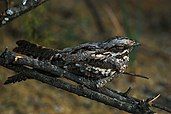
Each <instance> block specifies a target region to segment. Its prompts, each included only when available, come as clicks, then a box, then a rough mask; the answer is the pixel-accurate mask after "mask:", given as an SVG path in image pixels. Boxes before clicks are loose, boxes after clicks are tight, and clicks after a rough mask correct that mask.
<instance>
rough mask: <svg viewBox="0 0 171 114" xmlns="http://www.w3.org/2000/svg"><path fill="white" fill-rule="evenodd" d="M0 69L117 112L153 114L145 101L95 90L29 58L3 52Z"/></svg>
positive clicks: (105, 90) (78, 79)
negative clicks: (6, 69)
mask: <svg viewBox="0 0 171 114" xmlns="http://www.w3.org/2000/svg"><path fill="white" fill-rule="evenodd" d="M0 65H2V66H4V67H6V68H8V69H11V70H14V71H15V72H18V75H19V74H20V76H24V77H28V78H32V79H36V80H39V81H41V82H43V83H47V84H49V85H52V86H55V87H57V88H61V89H63V90H66V91H69V92H72V93H75V94H77V95H80V96H84V97H87V98H90V99H92V100H96V101H98V102H101V103H104V104H107V105H110V106H112V107H116V108H118V109H120V110H125V111H127V112H130V113H147V114H151V113H153V111H151V110H150V109H149V107H150V105H149V104H148V103H147V102H145V101H142V100H138V99H136V98H133V97H129V96H127V95H124V94H123V93H119V92H116V91H114V90H110V89H108V88H101V89H97V88H95V87H94V86H93V83H92V82H91V81H90V80H87V79H85V78H83V77H81V76H77V75H74V74H71V73H69V72H67V71H65V70H63V69H61V68H59V67H57V66H54V65H51V64H50V63H48V62H43V61H39V60H36V59H32V58H29V57H23V56H16V54H15V53H13V52H10V51H7V50H6V51H5V52H3V53H2V54H1V56H0ZM45 66H46V67H45ZM45 68H46V69H45ZM39 70H40V71H39ZM41 71H45V72H46V74H48V75H46V74H43V73H44V72H41ZM60 76H63V77H64V78H67V79H69V80H72V81H74V82H76V83H78V84H80V85H85V86H78V85H73V84H70V83H68V82H64V81H62V80H61V78H59V77H60ZM14 77H15V76H14ZM24 79H25V78H24ZM152 106H153V105H152Z"/></svg>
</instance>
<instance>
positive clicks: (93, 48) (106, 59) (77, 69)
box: [51, 37, 136, 87]
mask: <svg viewBox="0 0 171 114" xmlns="http://www.w3.org/2000/svg"><path fill="white" fill-rule="evenodd" d="M135 44H136V43H135V41H133V40H130V39H128V38H126V37H115V39H110V40H107V41H103V42H95V43H86V44H82V45H79V46H77V47H74V48H67V49H64V50H61V51H59V53H57V54H56V55H55V56H53V57H52V60H51V63H52V64H55V65H57V66H60V67H63V68H64V69H65V70H67V71H70V72H72V73H75V74H77V75H80V76H84V77H86V78H89V79H92V80H95V81H97V86H98V87H101V86H103V85H105V84H106V83H107V82H108V81H110V80H111V79H112V78H113V77H115V76H118V74H121V73H123V72H124V71H125V70H126V68H127V66H128V62H129V53H130V51H131V50H132V47H133V46H134V45H135Z"/></svg>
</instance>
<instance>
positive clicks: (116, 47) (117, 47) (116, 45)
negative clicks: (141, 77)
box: [103, 36, 140, 53]
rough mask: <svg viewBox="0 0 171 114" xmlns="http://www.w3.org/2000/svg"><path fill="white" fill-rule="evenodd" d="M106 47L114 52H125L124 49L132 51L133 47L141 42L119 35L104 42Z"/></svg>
mask: <svg viewBox="0 0 171 114" xmlns="http://www.w3.org/2000/svg"><path fill="white" fill-rule="evenodd" d="M103 45H104V49H107V50H108V49H109V50H110V51H112V52H115V53H117V52H123V51H124V50H129V51H131V50H132V48H133V47H135V46H139V45H140V43H137V42H136V41H134V40H131V39H128V38H127V37H120V36H117V37H115V39H112V40H107V41H105V42H104V43H103Z"/></svg>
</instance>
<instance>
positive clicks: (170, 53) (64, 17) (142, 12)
mask: <svg viewBox="0 0 171 114" xmlns="http://www.w3.org/2000/svg"><path fill="white" fill-rule="evenodd" d="M18 3H19V1H18V0H10V7H12V6H14V5H17V4H18ZM170 11H171V1H170V0H148V1H145V0H49V1H48V2H47V3H45V4H43V5H41V6H40V7H38V8H36V9H34V10H32V11H31V12H29V13H27V14H24V15H23V16H21V17H19V18H18V19H16V20H14V21H12V22H11V23H9V24H8V25H6V26H4V27H1V28H0V42H1V45H0V50H1V51H2V50H4V48H5V47H8V48H9V49H13V48H14V47H15V46H16V45H15V42H16V41H17V40H20V39H25V40H28V41H31V42H33V43H38V44H40V45H43V46H46V47H51V48H56V49H63V48H65V47H71V46H76V45H78V44H80V43H85V42H92V41H101V40H106V39H108V38H110V37H112V36H115V35H124V36H128V37H129V38H131V39H135V40H137V41H139V42H140V43H141V44H142V46H141V47H139V48H137V49H135V50H134V51H133V53H132V54H131V62H130V64H129V69H128V70H127V71H129V72H134V73H136V74H142V75H145V76H147V77H149V78H150V79H149V80H146V79H141V78H134V77H129V76H122V77H119V78H117V79H114V80H113V81H112V82H111V83H109V84H108V85H107V86H108V87H110V88H113V89H115V90H118V91H122V92H124V91H126V90H127V89H128V87H132V91H131V93H130V95H131V96H134V97H136V98H140V99H146V98H147V97H151V96H155V95H157V94H161V97H160V98H159V99H158V100H157V101H156V103H160V104H161V105H163V106H167V107H169V108H171V83H170V80H171V12H170ZM13 74H14V72H12V71H10V70H7V69H5V68H3V67H0V82H1V83H3V82H4V81H5V80H6V79H7V77H8V76H11V75H13ZM154 110H155V111H157V112H158V113H159V114H165V113H166V112H164V111H160V110H157V109H154ZM0 113H1V114H119V113H120V114H126V112H124V111H120V110H118V109H115V108H112V107H109V106H106V105H104V104H101V103H98V102H96V101H92V100H89V99H86V98H83V97H79V96H77V95H74V94H71V93H68V92H65V91H63V90H60V89H56V88H54V87H51V86H49V85H46V84H43V83H40V82H38V81H34V80H27V81H25V82H21V83H16V84H14V85H7V86H5V87H4V86H2V87H0Z"/></svg>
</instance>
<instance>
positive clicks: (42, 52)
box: [13, 40, 58, 60]
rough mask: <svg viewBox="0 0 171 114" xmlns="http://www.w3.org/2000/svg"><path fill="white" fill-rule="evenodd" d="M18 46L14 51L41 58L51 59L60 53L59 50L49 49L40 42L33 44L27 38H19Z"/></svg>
mask: <svg viewBox="0 0 171 114" xmlns="http://www.w3.org/2000/svg"><path fill="white" fill-rule="evenodd" d="M16 44H17V45H18V47H15V48H14V49H13V51H14V52H16V53H20V54H24V55H27V56H31V57H33V58H35V59H36V58H37V59H39V60H50V58H51V57H52V56H53V55H55V54H56V53H58V50H54V49H49V48H46V47H43V46H40V45H38V44H33V43H31V42H28V41H26V40H19V41H17V42H16Z"/></svg>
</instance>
